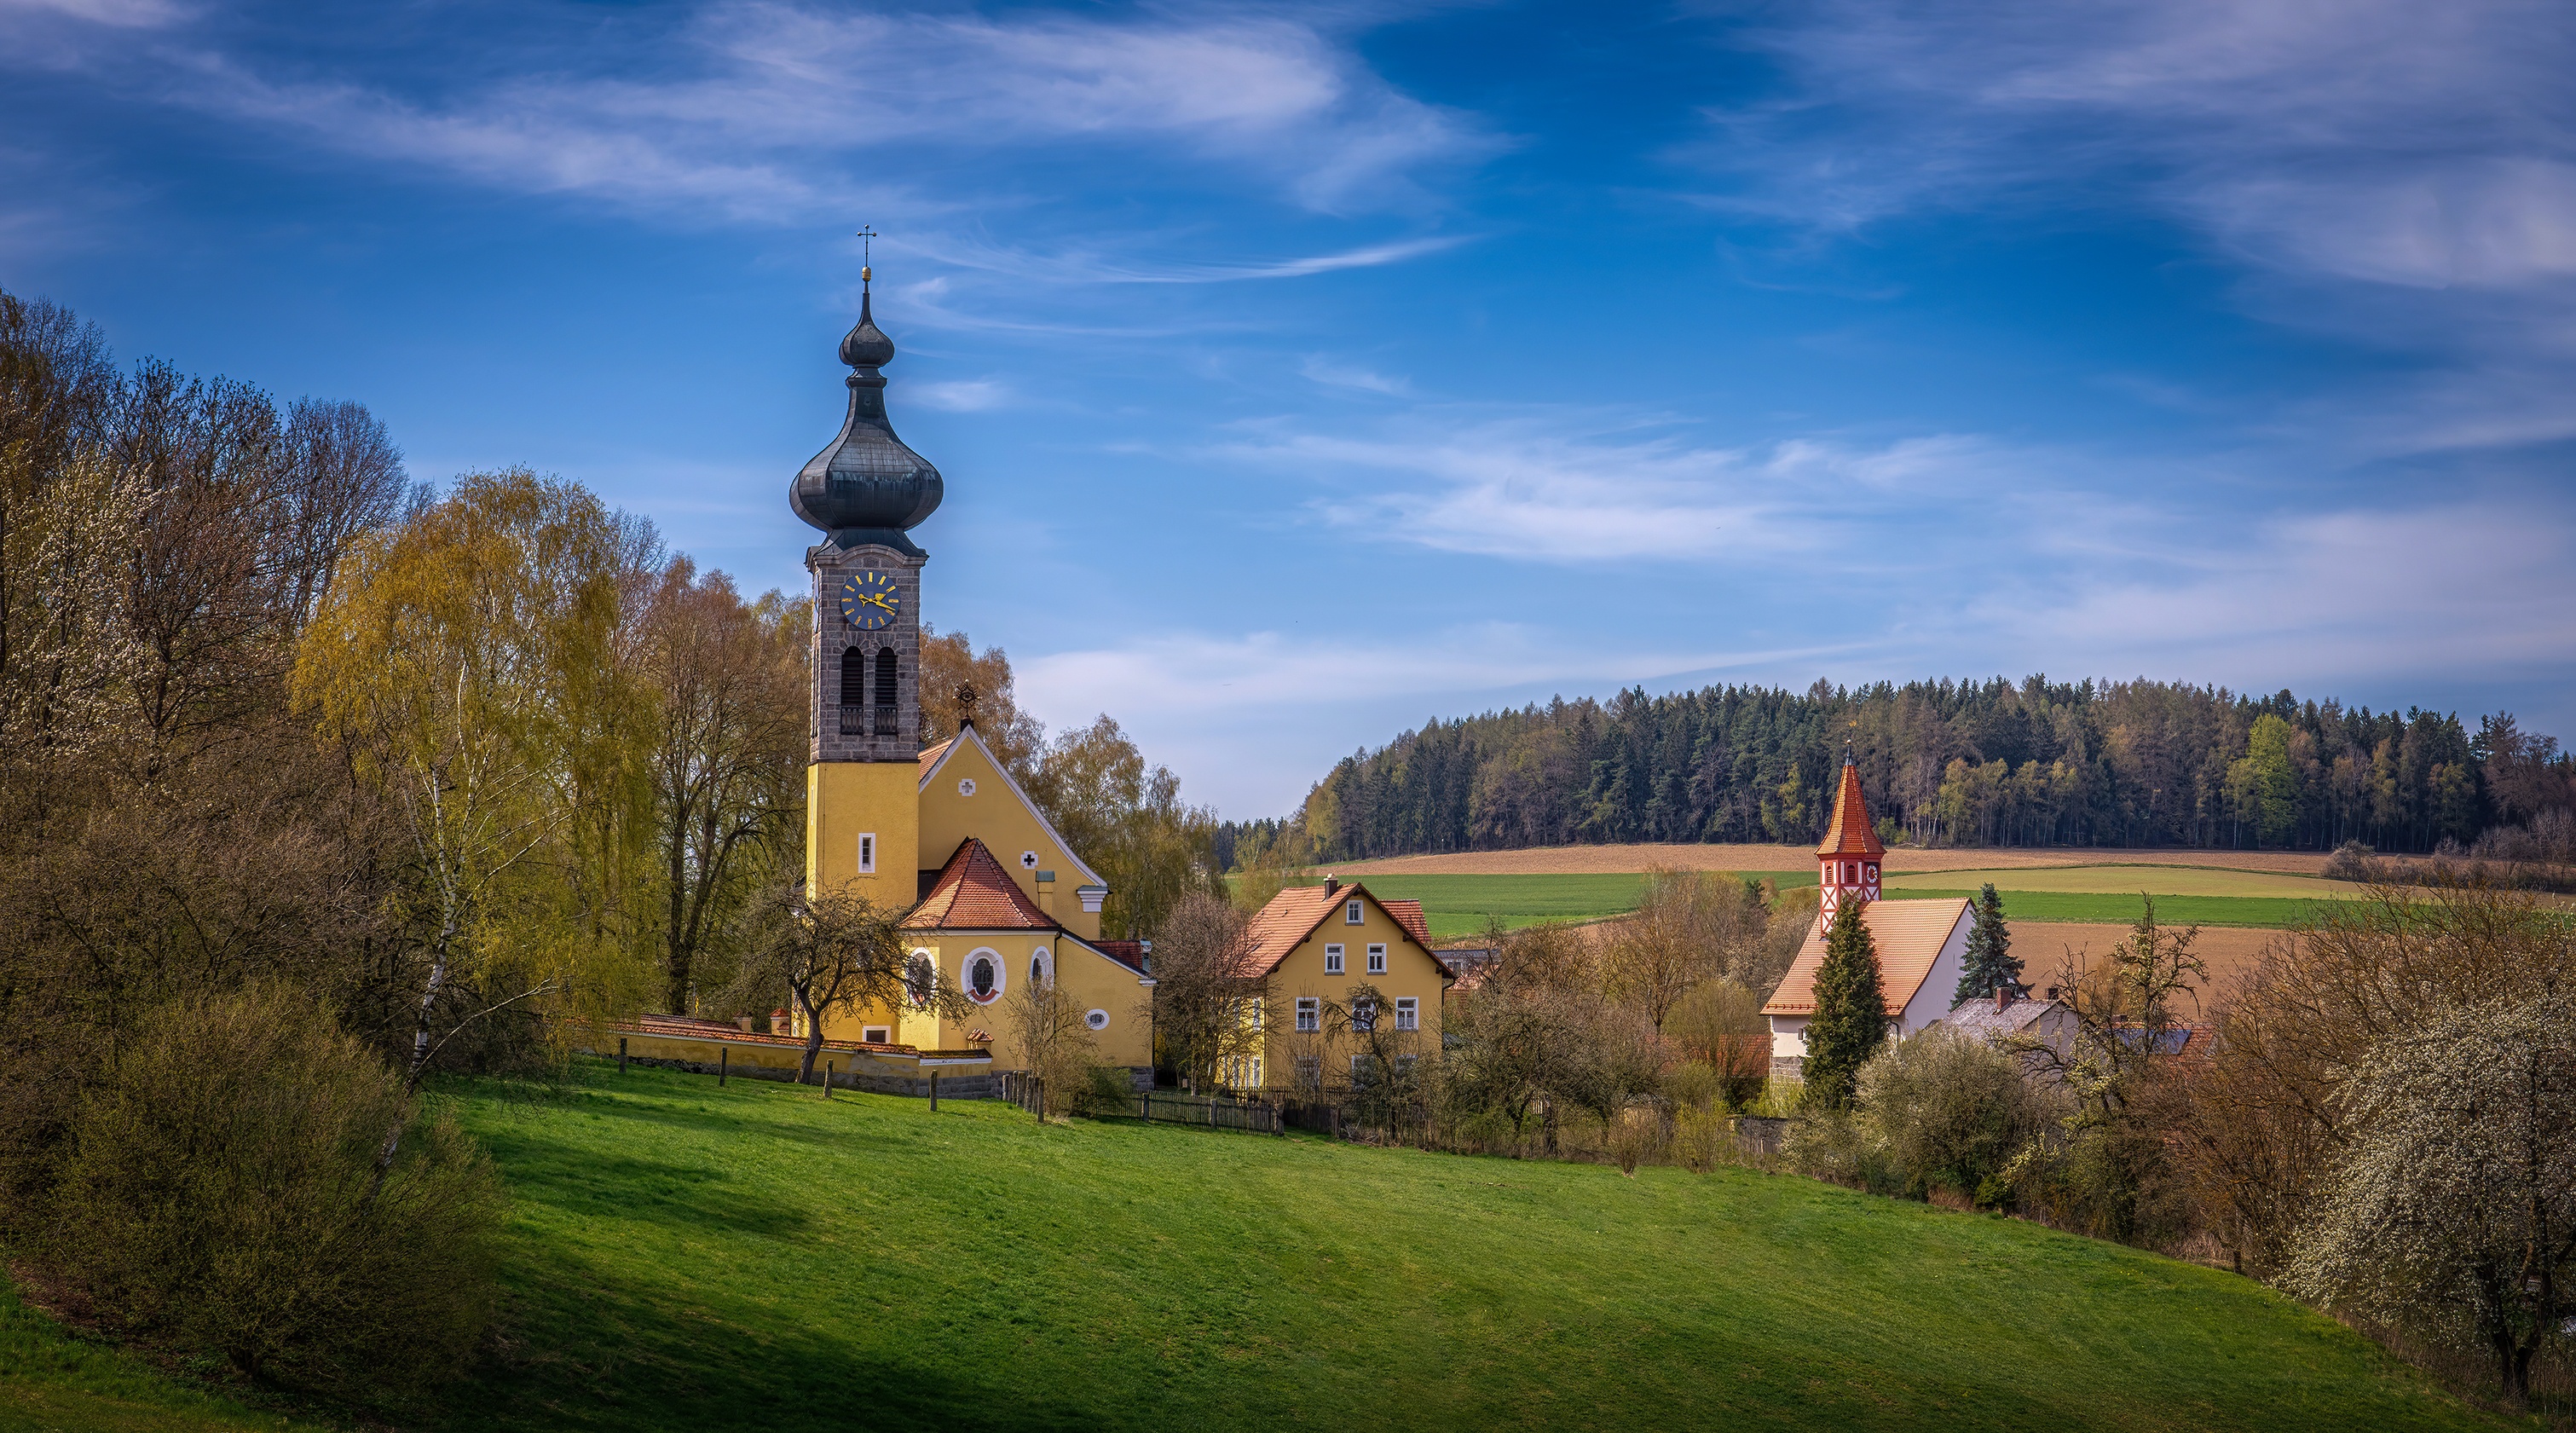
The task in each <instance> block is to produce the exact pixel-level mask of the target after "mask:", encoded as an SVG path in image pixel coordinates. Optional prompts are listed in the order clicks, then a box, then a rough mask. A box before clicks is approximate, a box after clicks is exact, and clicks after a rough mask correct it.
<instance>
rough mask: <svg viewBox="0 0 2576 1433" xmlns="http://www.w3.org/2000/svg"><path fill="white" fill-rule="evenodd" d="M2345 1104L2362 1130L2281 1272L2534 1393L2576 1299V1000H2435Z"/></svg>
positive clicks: (2339, 1304) (2379, 1057)
mask: <svg viewBox="0 0 2576 1433" xmlns="http://www.w3.org/2000/svg"><path fill="white" fill-rule="evenodd" d="M2340 1103H2341V1104H2342V1105H2343V1107H2344V1114H2345V1116H2346V1120H2347V1122H2348V1124H2349V1125H2350V1127H2351V1128H2352V1129H2353V1131H2354V1138H2353V1139H2352V1141H2351V1142H2350V1143H2349V1144H2348V1145H2347V1146H2346V1147H2345V1150H2344V1153H2343V1157H2342V1158H2341V1159H2339V1160H2338V1161H2337V1162H2336V1165H2335V1168H2334V1173H2333V1176H2332V1178H2331V1180H2330V1182H2329V1183H2328V1185H2327V1187H2326V1189H2325V1191H2324V1197H2323V1198H2322V1199H2321V1200H2320V1201H2319V1203H2318V1207H2317V1211H2316V1217H2315V1219H2314V1221H2313V1222H2312V1223H2311V1224H2310V1225H2309V1227H2308V1229H2307V1231H2306V1233H2305V1234H2304V1236H2303V1237H2302V1238H2301V1239H2300V1240H2299V1242H2298V1245H2297V1249H2296V1252H2295V1254H2294V1256H2293V1258H2292V1261H2291V1265H2290V1270H2289V1276H2288V1278H2287V1279H2286V1280H2285V1281H2284V1282H2285V1283H2286V1285H2287V1286H2288V1287H2289V1288H2290V1289H2291V1290H2292V1291H2293V1292H2296V1293H2299V1294H2301V1295H2303V1296H2305V1297H2308V1298H2311V1299H2315V1300H2317V1301H2319V1302H2321V1303H2324V1304H2326V1305H2328V1306H2329V1307H2336V1308H2343V1309H2349V1310H2352V1311H2354V1312H2357V1313H2361V1314H2364V1315H2366V1316H2368V1317H2370V1318H2373V1319H2376V1320H2378V1321H2380V1322H2382V1323H2385V1324H2389V1325H2393V1326H2395V1327H2398V1328H2402V1329H2406V1330H2408V1331H2411V1332H2415V1333H2419V1334H2422V1335H2425V1336H2427V1337H2430V1338H2432V1339H2435V1340H2437V1341H2439V1342H2443V1343H2447V1344H2450V1345H2453V1346H2455V1347H2462V1348H2466V1349H2472V1350H2479V1351H2483V1352H2485V1353H2487V1354H2489V1355H2490V1356H2492V1357H2493V1358H2494V1360H2495V1365H2496V1372H2497V1374H2498V1376H2499V1377H2500V1378H2501V1379H2502V1380H2503V1383H2504V1389H2505V1393H2506V1395H2507V1396H2508V1397H2510V1398H2512V1399H2514V1400H2515V1401H2516V1402H2521V1401H2524V1400H2525V1399H2527V1398H2528V1396H2529V1394H2530V1388H2531V1363H2532V1359H2533V1357H2534V1355H2536V1354H2537V1353H2538V1352H2539V1350H2540V1347H2541V1345H2542V1344H2543V1343H2544V1342H2546V1341H2548V1340H2550V1339H2552V1338H2554V1337H2556V1336H2557V1335H2558V1333H2559V1331H2560V1325H2561V1323H2562V1322H2563V1321H2564V1320H2565V1319H2566V1317H2567V1315H2568V1314H2569V1312H2570V1311H2571V1309H2576V1288H2571V1287H2570V1285H2569V1279H2570V1278H2571V1277H2576V1000H2571V999H2570V998H2569V997H2568V996H2566V995H2564V994H2558V993H2552V994H2549V995H2545V996H2542V997H2540V998H2537V999H2524V1000H2514V999H2504V1000H2495V999H2490V1000H2483V1001H2480V1002H2478V1003H2476V1004H2474V1005H2469V1006H2466V1007H2461V1008H2456V1009H2451V1010H2436V1011H2434V1012H2432V1013H2431V1014H2429V1015H2428V1016H2427V1017H2426V1018H2424V1019H2423V1020H2422V1021H2420V1022H2419V1024H2418V1025H2417V1027H2416V1028H2415V1029H2413V1030H2412V1031H2410V1032H2408V1033H2406V1034H2403V1035H2399V1036H2396V1037H2394V1038H2392V1039H2389V1040H2386V1041H2384V1042H2382V1043H2381V1044H2380V1045H2378V1046H2377V1047H2376V1048H2374V1049H2373V1050H2372V1051H2371V1052H2370V1053H2369V1054H2368V1055H2367V1056H2366V1057H2365V1058H2364V1059H2363V1060H2362V1062H2361V1064H2360V1065H2359V1066H2358V1067H2357V1068H2356V1069H2355V1071H2354V1072H2353V1078H2352V1079H2351V1080H2350V1081H2349V1082H2348V1083H2347V1084H2346V1086H2345V1087H2344V1094H2343V1097H2342V1099H2341V1101H2340Z"/></svg>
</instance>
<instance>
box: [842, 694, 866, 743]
mask: <svg viewBox="0 0 2576 1433" xmlns="http://www.w3.org/2000/svg"><path fill="white" fill-rule="evenodd" d="M867 734H868V709H867V708H866V707H865V706H862V705H861V704H859V703H857V702H843V703H841V735H843V736H866V735H867Z"/></svg>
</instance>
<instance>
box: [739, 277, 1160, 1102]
mask: <svg viewBox="0 0 2576 1433" xmlns="http://www.w3.org/2000/svg"><path fill="white" fill-rule="evenodd" d="M859 273H860V280H861V283H862V286H863V287H862V290H861V297H860V299H859V321H858V323H857V325H856V326H855V327H853V328H852V329H851V330H850V332H849V334H848V335H847V336H846V337H844V338H843V339H842V340H841V348H840V358H841V361H842V362H843V363H844V364H847V365H848V366H849V369H850V374H849V377H848V378H847V379H846V380H845V384H846V386H847V387H848V389H849V408H848V413H847V416H846V417H845V418H844V419H843V421H842V425H841V431H840V433H839V435H838V436H836V437H835V438H834V439H833V440H832V442H831V444H830V445H829V446H828V447H826V448H824V449H823V451H822V452H820V453H818V454H816V455H815V456H814V459H813V460H812V461H811V462H808V463H807V464H806V465H805V467H804V469H803V470H802V471H801V472H799V473H798V474H797V475H796V479H795V482H794V483H793V484H792V485H791V487H790V489H789V494H788V505H789V507H790V508H791V509H793V510H794V512H795V513H796V515H797V516H798V517H800V518H802V519H804V520H805V521H806V522H807V523H809V524H811V525H812V526H813V527H815V528H817V529H820V530H821V531H822V532H823V534H824V537H823V540H822V541H821V542H818V543H816V544H815V545H814V546H812V547H810V548H808V549H806V553H805V568H806V570H807V571H808V572H810V573H812V574H813V579H814V587H813V602H814V624H813V627H814V638H813V643H814V645H813V649H812V652H813V671H814V687H813V701H812V705H811V720H812V756H811V762H810V764H809V765H808V766H807V767H806V788H805V794H806V803H805V813H806V815H805V819H806V829H805V884H806V889H808V890H812V891H827V890H838V891H844V892H849V893H852V894H856V895H861V896H865V897H867V898H868V899H869V900H871V901H874V902H876V903H877V904H879V905H880V906H884V907H891V908H894V909H899V910H904V911H907V912H908V914H906V915H905V917H904V919H903V931H904V936H905V940H906V942H907V945H908V947H909V949H908V957H907V958H908V960H909V962H910V969H911V971H912V972H913V973H914V974H913V978H912V988H913V989H914V990H915V991H918V992H920V993H921V996H922V997H924V998H906V999H903V1000H900V1001H898V1002H896V1004H895V1005H893V1006H891V1007H879V1008H873V1009H866V1010H859V1011H834V1012H829V1013H827V1014H826V1015H825V1016H824V1035H825V1037H826V1038H828V1039H831V1040H835V1041H849V1042H855V1043H858V1044H862V1045H870V1046H876V1045H894V1046H904V1047H910V1048H912V1049H914V1050H916V1051H922V1052H929V1051H980V1052H985V1053H987V1054H989V1055H990V1056H991V1057H992V1060H993V1064H994V1067H996V1068H1003V1069H1008V1068H1013V1067H1015V1065H1016V1062H1017V1053H1016V1047H1015V1041H1014V1039H1013V1034H1014V1030H1013V1026H1012V1023H1011V1015H1010V1008H1009V1003H1008V997H1009V996H1010V994H1011V992H1012V991H1013V990H1014V989H1015V988H1017V987H1018V986H1019V984H1020V982H1023V981H1033V982H1038V983H1040V984H1048V985H1053V986H1055V987H1057V988H1059V989H1061V990H1063V991H1065V992H1066V993H1068V994H1069V995H1071V996H1072V997H1073V999H1074V1001H1075V1003H1076V1004H1077V1005H1078V1006H1080V1007H1082V1008H1083V1009H1084V1010H1085V1012H1086V1013H1085V1020H1084V1023H1085V1024H1086V1025H1087V1026H1088V1027H1089V1029H1090V1030H1091V1033H1092V1038H1093V1040H1094V1041H1095V1042H1096V1046H1097V1049H1096V1056H1095V1058H1096V1059H1098V1060H1099V1061H1100V1062H1101V1063H1103V1064H1110V1065H1122V1066H1126V1067H1128V1068H1129V1069H1130V1070H1131V1071H1134V1072H1136V1073H1138V1074H1139V1075H1140V1076H1141V1075H1146V1074H1149V1073H1150V1071H1151V1069H1152V1066H1153V1013H1152V1001H1153V985H1154V981H1153V977H1152V976H1151V975H1150V974H1149V973H1148V972H1147V969H1146V964H1147V961H1146V956H1145V953H1144V949H1143V947H1142V946H1141V945H1139V944H1138V943H1137V942H1134V941H1119V940H1110V939H1104V938H1103V935H1102V932H1101V929H1100V913H1101V907H1102V904H1103V902H1105V901H1106V900H1107V899H1108V896H1109V886H1108V883H1107V882H1106V881H1105V880H1103V879H1102V877H1101V875H1100V873H1099V872H1098V871H1095V870H1094V869H1092V868H1091V866H1090V865H1088V864H1087V863H1085V862H1084V860H1083V859H1082V855H1081V853H1079V852H1077V851H1075V850H1074V849H1073V847H1072V846H1071V845H1070V844H1069V843H1067V842H1066V841H1065V839H1064V837H1063V835H1062V834H1061V833H1059V832H1058V831H1057V830H1056V829H1055V827H1054V825H1053V824H1052V823H1051V822H1049V821H1048V820H1047V818H1046V815H1045V813H1044V812H1042V811H1040V810H1039V809H1038V806H1037V803H1036V802H1034V801H1032V800H1030V799H1029V795H1028V793H1027V792H1026V791H1024V790H1022V789H1021V787H1020V784H1019V782H1017V781H1016V780H1014V779H1013V778H1012V776H1011V773H1010V771H1009V769H1008V767H1007V766H1006V765H1005V764H1004V763H1003V762H1002V761H1001V760H1000V759H999V758H998V757H996V756H995V755H994V753H993V750H992V748H991V747H990V746H988V745H986V744H985V742H984V739H983V738H982V737H981V736H980V735H978V734H977V733H976V730H975V727H974V720H973V702H972V698H971V694H967V695H966V696H965V697H964V699H963V700H962V702H961V705H962V707H963V709H964V712H965V716H964V718H963V720H962V722H961V725H960V729H959V731H958V734H957V735H956V736H955V737H954V738H952V739H950V740H948V741H945V742H941V743H940V744H938V745H936V746H932V747H930V748H929V749H927V750H924V749H923V748H922V745H921V686H920V683H921V615H922V573H923V569H924V568H925V567H926V566H927V565H928V563H929V560H930V554H929V553H928V552H926V551H924V550H923V549H922V548H921V547H920V546H919V545H918V544H916V543H915V542H914V541H913V540H912V536H911V531H912V529H913V528H915V527H917V526H918V525H919V524H920V523H921V522H923V521H924V520H925V519H927V518H928V517H929V516H930V515H931V514H932V513H933V512H935V511H936V510H937V509H938V507H939V504H940V500H941V498H942V496H943V495H944V492H945V481H944V479H942V478H941V476H940V473H939V470H938V469H937V468H935V467H933V466H932V465H931V464H930V462H929V461H928V460H926V459H924V458H923V457H922V456H921V455H920V454H918V453H915V452H914V451H913V450H912V449H911V448H909V447H907V446H905V445H904V443H903V441H902V440H901V439H899V438H897V437H896V436H895V434H894V428H893V425H892V423H891V422H890V421H889V420H888V419H887V416H886V407H885V387H886V380H885V377H884V375H883V374H882V373H880V372H879V369H881V368H882V367H883V366H884V365H885V364H886V363H887V362H889V361H891V360H892V359H893V357H894V351H895V350H894V343H893V341H892V340H891V339H889V338H887V337H886V335H885V332H884V331H883V330H882V329H880V328H878V327H877V324H876V320H875V317H874V315H873V312H872V307H871V300H870V298H869V296H868V294H867V291H866V289H865V287H864V285H865V284H866V283H867V281H868V279H869V278H870V277H871V276H870V274H869V272H868V270H866V269H861V270H860V271H859ZM939 988H946V989H952V990H955V991H957V992H959V993H961V994H963V995H964V996H965V997H966V999H967V1000H968V1002H969V1003H970V1005H971V1006H972V1013H971V1014H970V1015H969V1017H968V1018H966V1019H964V1020H946V1019H942V1018H939V1016H938V1015H937V1013H936V1012H935V1011H934V1010H933V1009H932V1008H931V1007H930V1005H929V1003H928V1001H927V999H926V997H927V995H928V994H929V993H930V992H931V991H933V990H935V989H939ZM796 1033H798V1034H803V1033H805V1032H803V1031H802V1030H799V1031H797V1032H796Z"/></svg>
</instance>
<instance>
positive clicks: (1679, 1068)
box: [1664, 1060, 1726, 1111]
mask: <svg viewBox="0 0 2576 1433" xmlns="http://www.w3.org/2000/svg"><path fill="white" fill-rule="evenodd" d="M1664 1098H1665V1099H1668V1100H1670V1101H1672V1102H1673V1108H1675V1109H1677V1110H1694V1111H1696V1110H1708V1109H1714V1108H1717V1107H1718V1106H1719V1102H1720V1101H1722V1100H1724V1099H1725V1098H1726V1082H1725V1081H1724V1080H1723V1079H1721V1078H1720V1077H1719V1076H1718V1073H1717V1071H1715V1070H1713V1069H1711V1068H1709V1067H1708V1066H1707V1065H1705V1064H1702V1063H1701V1062H1699V1061H1697V1060H1686V1061H1684V1062H1682V1063H1681V1064H1678V1065H1675V1066H1674V1067H1672V1068H1671V1069H1669V1070H1666V1071H1665V1072H1664Z"/></svg>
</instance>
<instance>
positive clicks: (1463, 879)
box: [1365, 866, 2354, 940]
mask: <svg viewBox="0 0 2576 1433" xmlns="http://www.w3.org/2000/svg"><path fill="white" fill-rule="evenodd" d="M1719 874H1725V873H1723V872H1721V873H1719ZM1737 874H1741V875H1742V876H1744V877H1745V878H1746V879H1748V880H1768V881H1771V882H1773V883H1774V884H1776V885H1778V886H1780V887H1782V888H1784V889H1785V888H1795V887H1804V886H1812V885H1814V884H1815V883H1816V875H1815V872H1813V871H1794V872H1779V871H1747V872H1740V873H1737ZM1987 880H1992V881H1994V882H1995V883H1996V884H1997V886H1999V887H2000V888H2001V889H2000V891H1999V894H2001V895H2002V896H2003V899H2004V911H2005V913H2006V914H2007V915H2009V916H2010V917H2011V918H2012V919H2014V920H2016V921H2039V922H2051V923H2054V922H2075V923H2084V924H2108V925H2125V924H2127V923H2129V922H2130V921H2134V920H2136V919H2137V918H2138V912H2139V909H2140V901H2139V899H2138V893H2139V892H2141V891H2151V892H2153V893H2154V894H2155V897H2156V913H2157V915H2158V917H2159V918H2161V919H2164V920H2169V921H2173V922H2176V923H2178V924H2185V925H2188V924H2200V925H2224V926H2253V927H2258V928H2267V929H2270V928H2279V927H2285V926H2289V925H2292V924H2295V923H2297V922H2298V921H2299V920H2301V919H2303V918H2305V917H2306V916H2308V915H2309V914H2311V913H2312V912H2313V910H2314V908H2315V906H2316V903H2317V902H2318V901H2320V900H2334V899H2341V898H2343V897H2345V896H2347V895H2349V894H2351V893H2352V891H2353V889H2354V888H2352V887H2349V886H2346V885H2345V884H2344V883H2343V882H2340V881H2321V880H2314V879H2310V878H2307V877H2302V876H2269V875H2263V874H2261V873H2258V872H2244V871H2213V870H2210V869H2208V868H2205V867H2194V866H2080V867H2069V868H2062V869H2060V868H2043V869H2037V870H1997V871H1937V872H1930V873H1926V874H1921V875H1913V876H1903V877H1896V878H1892V879H1890V880H1889V882H1888V883H1887V894H1888V896H1889V897H1890V898H1891V899H1921V898H1928V897H1935V896H1974V895H1975V894H1976V891H1977V885H1978V884H1979V883H1982V882H1984V881H1987ZM1365 883H1366V884H1367V886H1368V888H1369V889H1370V890H1371V891H1374V892H1376V893H1377V894H1378V895H1380V896H1384V897H1387V898H1390V899H1394V900H1405V899H1414V900H1419V901H1421V902H1422V914H1423V918H1424V919H1425V920H1426V921H1428V922H1429V924H1430V926H1431V937H1432V939H1434V940H1456V939H1460V938H1462V937H1467V936H1473V935H1475V934H1477V933H1478V932H1480V931H1482V930H1484V928H1485V923H1486V921H1487V919H1488V918H1497V919H1500V920H1501V921H1502V923H1503V924H1504V926H1506V927H1508V928H1518V927H1520V926H1525V925H1528V924H1530V923H1532V922H1534V921H1541V920H1549V919H1555V920H1599V919H1603V918H1606V917H1609V916H1616V915H1623V914H1625V913H1627V912H1629V911H1632V910H1635V909H1636V907H1637V896H1638V892H1639V890H1640V889H1641V888H1642V887H1643V885H1644V883H1645V877H1644V876H1642V875H1634V874H1631V875H1547V876H1451V875H1389V876H1370V877H1367V878H1365Z"/></svg>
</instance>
